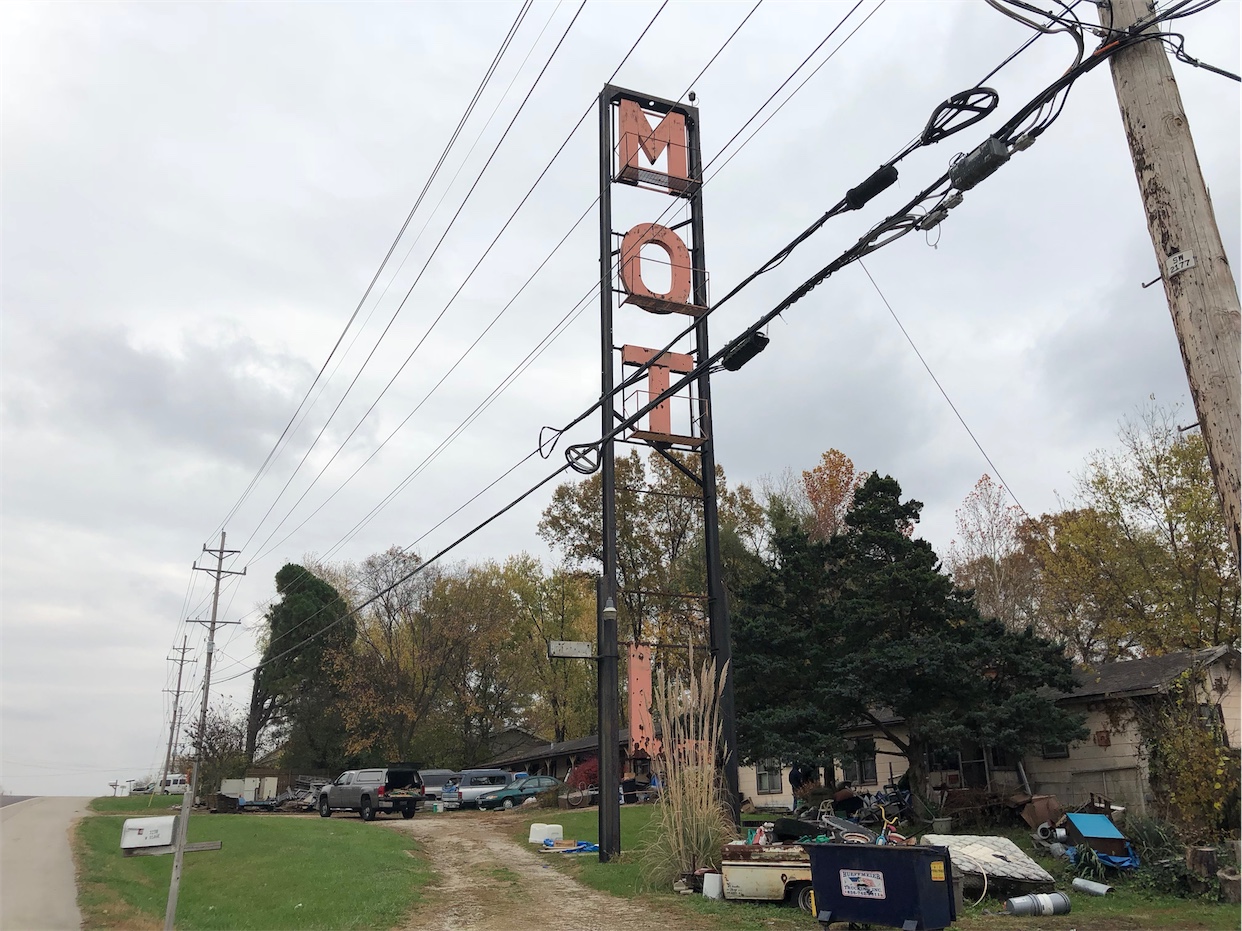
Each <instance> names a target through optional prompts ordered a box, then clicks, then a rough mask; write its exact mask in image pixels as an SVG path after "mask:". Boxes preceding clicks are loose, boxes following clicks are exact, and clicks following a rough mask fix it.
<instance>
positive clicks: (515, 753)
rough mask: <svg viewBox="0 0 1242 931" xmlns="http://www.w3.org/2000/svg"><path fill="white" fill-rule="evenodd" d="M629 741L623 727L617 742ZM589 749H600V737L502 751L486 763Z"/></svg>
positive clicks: (501, 762) (504, 762)
mask: <svg viewBox="0 0 1242 931" xmlns="http://www.w3.org/2000/svg"><path fill="white" fill-rule="evenodd" d="M629 742H630V731H629V728H626V727H623V728H621V730H620V731H619V733H618V739H617V743H618V744H628V743H629ZM589 750H595V751H598V750H599V737H598V736H596V735H595V734H591V735H589V736H587V737H577V738H575V739H574V740H562V741H560V742H559V743H548V744H545V745H544V746H543V747H532V746H526V747H521V748H519V749H517V750H511V751H507V752H505V753H502V754H501V755H500V756H498V757H495V758H494V759H491V760H488V761H487V763H486V764H485V765H487V766H506V765H508V764H510V763H523V762H528V761H531V760H550V759H553V758H554V757H558V756H565V755H567V754H573V753H584V752H586V751H589Z"/></svg>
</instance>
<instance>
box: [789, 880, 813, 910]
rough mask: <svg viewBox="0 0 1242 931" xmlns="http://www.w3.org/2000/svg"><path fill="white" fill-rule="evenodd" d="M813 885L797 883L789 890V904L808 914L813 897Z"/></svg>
mask: <svg viewBox="0 0 1242 931" xmlns="http://www.w3.org/2000/svg"><path fill="white" fill-rule="evenodd" d="M813 889H814V887H813V886H812V885H811V884H810V883H798V884H797V885H795V886H794V887H793V888H792V889H791V890H789V904H790V905H792V906H794V908H798V909H801V910H802V911H804V912H806V913H807V914H808V915H809V914H812V912H811V899H812V898H813V897H814V891H813Z"/></svg>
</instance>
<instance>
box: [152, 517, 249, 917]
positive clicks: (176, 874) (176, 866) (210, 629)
mask: <svg viewBox="0 0 1242 931" xmlns="http://www.w3.org/2000/svg"><path fill="white" fill-rule="evenodd" d="M203 552H204V553H211V555H213V556H215V557H216V566H215V568H214V569H211V568H206V567H203V566H200V565H199V564H198V563H195V564H194V569H195V570H196V571H198V572H206V573H207V574H208V575H211V576H214V577H215V580H216V584H215V589H214V590H213V591H212V594H211V620H210V621H206V622H204V621H201V620H198V619H195V618H191V619H190V622H191V623H193V624H203V623H206V624H207V625H208V626H207V663H206V665H205V666H204V667H203V707H202V710H201V711H200V712H199V717H198V740H197V741H196V746H195V748H194V768H193V770H192V771H191V775H190V791H189V792H187V793H186V794H185V796H184V797H183V798H182V799H181V818H180V820H179V823H178V824H177V839H176V849H175V850H174V852H173V870H172V881H171V882H169V884H168V905H167V906H166V907H165V909H164V931H173V925H174V924H176V921H177V893H178V892H179V891H180V889H181V865H182V863H183V862H184V860H185V841H186V836H187V835H188V834H189V831H190V809H191V808H193V807H194V796H195V795H196V794H197V792H198V768H199V764H200V763H201V762H202V757H203V735H204V733H205V732H206V730H207V699H208V697H209V695H210V692H211V657H212V654H213V653H214V652H215V649H216V627H217V625H219V624H239V623H241V622H240V621H220V620H218V619H217V618H218V616H219V612H220V581H221V580H222V579H223V578H224V577H225V576H226V575H245V574H246V570H245V569H243V570H242V571H241V572H231V571H229V570H227V569H225V568H224V557H225V556H233V555H235V554H237V553H240V552H241V550H226V549H225V548H224V531H223V530H222V531H220V548H219V549H218V550H211V549H208V548H207V546H206V545H205V544H204V546H203Z"/></svg>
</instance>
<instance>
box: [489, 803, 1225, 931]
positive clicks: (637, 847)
mask: <svg viewBox="0 0 1242 931" xmlns="http://www.w3.org/2000/svg"><path fill="white" fill-rule="evenodd" d="M657 810H658V809H657V806H654V805H636V806H625V807H622V809H621V851H622V852H621V857H620V859H619V860H617V861H613V862H611V863H600V862H599V858H598V856H597V855H596V854H565V855H552V854H549V855H548V859H550V860H553V861H554V862H555V864H556V865H557V866H558V867H560V868H561V869H564V870H565V871H566V872H568V873H570V875H572V876H574V878H576V879H577V880H578V881H580V882H582V883H584V884H585V885H588V886H591V887H592V888H595V889H599V890H602V891H604V892H609V893H612V894H613V895H618V896H623V897H627V898H628V897H634V896H638V897H642V898H644V899H646V900H647V901H650V902H652V903H653V904H658V905H660V906H662V907H665V908H671V909H676V910H678V911H680V912H681V913H682V914H684V915H685V918H686V920H685V923H684V924H685V925H686V926H690V925H694V926H695V927H698V926H701V925H702V924H703V921H702V917H701V916H710V924H711V926H712V927H719V928H722V929H739V931H741V929H752V928H753V929H761V928H770V929H785V928H790V929H792V928H802V929H807V931H815V929H818V925H817V924H816V922H815V920H814V919H813V918H812V917H811V916H810V915H807V914H805V913H802V912H798V911H796V910H794V909H792V908H790V907H788V906H782V905H777V904H744V903H736V902H716V901H712V900H710V899H705V898H703V897H702V896H678V895H675V894H673V893H672V892H671V891H666V890H653V889H647V888H646V886H645V884H644V882H643V878H642V851H643V847H644V846H645V844H646V838H648V837H650V833H649V832H650V831H651V830H652V827H653V825H652V822H653V819H654V816H655V814H656V812H657ZM598 817H599V816H598V814H597V812H596V810H595V809H590V810H589V811H549V810H546V809H542V810H538V811H535V812H533V813H529V814H527V813H525V812H523V816H522V818H521V819H520V821H515V822H514V832H513V837H514V838H515V839H518V840H520V841H522V842H525V841H526V839H527V837H528V835H529V829H530V825H531V824H532V823H533V822H536V821H542V822H552V823H557V824H560V825H562V826H563V827H564V830H565V837H567V838H574V839H576V840H589V841H595V840H596V839H597V837H598V829H597V825H598ZM979 833H986V832H984V831H980V832H979ZM999 833H1004V834H1006V835H1007V836H1009V837H1010V839H1012V840H1013V841H1014V842H1015V843H1016V844H1017V845H1018V846H1019V848H1020V849H1022V850H1023V851H1025V852H1027V853H1029V854H1030V855H1031V856H1032V857H1034V859H1035V860H1036V861H1038V862H1039V863H1040V864H1041V865H1042V866H1043V867H1044V868H1045V869H1046V870H1048V872H1049V873H1051V874H1052V875H1053V877H1054V878H1055V879H1056V881H1057V888H1058V889H1061V890H1069V885H1070V881H1071V880H1072V879H1073V874H1072V873H1071V872H1070V871H1069V868H1068V866H1067V865H1066V864H1064V863H1062V862H1060V861H1056V860H1053V859H1052V858H1050V857H1047V856H1044V855H1042V854H1037V853H1036V852H1035V851H1034V850H1032V849H1031V843H1030V838H1029V836H1028V835H1027V834H1026V833H1024V832H1023V831H1022V830H1020V829H1014V830H1012V831H1004V832H999ZM1109 882H1110V883H1112V884H1113V885H1114V886H1115V887H1116V889H1117V891H1116V892H1115V893H1113V894H1111V895H1109V896H1105V897H1103V898H1097V897H1094V896H1088V895H1082V894H1079V893H1077V892H1071V893H1070V898H1071V900H1072V902H1073V909H1072V911H1071V913H1070V914H1068V915H1055V916H1045V917H1041V918H1039V919H1037V921H1038V927H1039V928H1041V929H1046V931H1055V929H1066V931H1068V929H1071V928H1092V929H1117V931H1123V929H1147V928H1202V929H1212V931H1217V929H1218V931H1236V929H1237V928H1238V927H1239V919H1240V918H1242V912H1240V910H1239V908H1238V906H1236V905H1234V906H1230V905H1223V904H1220V903H1218V902H1211V901H1206V900H1203V899H1182V898H1177V897H1175V896H1171V895H1161V894H1158V893H1154V892H1151V891H1149V890H1147V889H1143V888H1140V887H1139V885H1138V884H1137V883H1135V882H1133V881H1127V880H1126V879H1125V878H1115V877H1110V878H1109ZM1002 906H1003V902H1001V901H999V900H997V899H993V898H988V899H984V901H983V902H982V903H981V904H979V905H978V906H970V905H968V906H967V908H966V911H965V914H964V915H961V916H959V920H958V922H957V924H956V925H954V927H955V928H958V929H962V931H988V929H992V928H998V929H999V928H1004V929H1007V931H1026V929H1028V928H1031V927H1035V925H1032V924H1031V923H1030V922H1031V921H1032V920H1034V919H1025V920H1023V919H1014V918H1011V917H1008V916H1006V915H1003V914H1001V909H1002ZM695 916H700V917H699V919H698V922H697V923H696V922H695V920H694V919H695Z"/></svg>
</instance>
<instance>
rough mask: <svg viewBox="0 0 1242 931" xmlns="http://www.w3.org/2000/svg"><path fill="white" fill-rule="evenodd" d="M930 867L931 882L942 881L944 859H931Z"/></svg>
mask: <svg viewBox="0 0 1242 931" xmlns="http://www.w3.org/2000/svg"><path fill="white" fill-rule="evenodd" d="M931 868H932V882H934V883H942V882H944V861H943V860H932V864H931Z"/></svg>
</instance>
